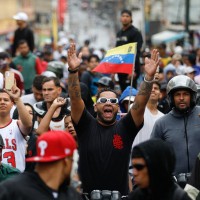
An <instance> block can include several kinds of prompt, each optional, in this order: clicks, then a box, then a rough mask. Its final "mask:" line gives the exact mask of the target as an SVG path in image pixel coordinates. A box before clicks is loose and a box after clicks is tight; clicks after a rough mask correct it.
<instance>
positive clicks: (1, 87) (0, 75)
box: [0, 72, 3, 89]
mask: <svg viewBox="0 0 200 200" xmlns="http://www.w3.org/2000/svg"><path fill="white" fill-rule="evenodd" d="M0 89H3V74H2V73H1V72H0Z"/></svg>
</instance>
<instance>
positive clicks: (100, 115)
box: [97, 112, 117, 125]
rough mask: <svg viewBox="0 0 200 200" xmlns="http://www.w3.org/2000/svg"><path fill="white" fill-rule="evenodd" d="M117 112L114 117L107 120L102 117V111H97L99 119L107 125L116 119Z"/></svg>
mask: <svg viewBox="0 0 200 200" xmlns="http://www.w3.org/2000/svg"><path fill="white" fill-rule="evenodd" d="M116 117H117V113H115V114H114V116H113V118H112V119H111V120H110V121H107V120H105V119H104V118H103V117H102V114H101V112H97V119H98V120H99V121H100V122H102V123H103V124H105V125H111V124H113V123H114V122H115V121H116Z"/></svg>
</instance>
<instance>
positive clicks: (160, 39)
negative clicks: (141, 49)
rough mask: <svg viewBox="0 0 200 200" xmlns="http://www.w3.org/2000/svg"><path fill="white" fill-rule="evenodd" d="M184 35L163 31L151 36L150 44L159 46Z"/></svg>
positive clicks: (184, 34)
mask: <svg viewBox="0 0 200 200" xmlns="http://www.w3.org/2000/svg"><path fill="white" fill-rule="evenodd" d="M186 34H187V33H186V32H178V33H177V32H174V31H163V32H160V33H157V34H154V35H152V37H151V42H152V44H153V45H159V44H161V43H170V42H174V41H176V40H180V39H182V38H184V37H185V36H186Z"/></svg>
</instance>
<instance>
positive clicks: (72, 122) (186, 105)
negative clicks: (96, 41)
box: [0, 9, 200, 200]
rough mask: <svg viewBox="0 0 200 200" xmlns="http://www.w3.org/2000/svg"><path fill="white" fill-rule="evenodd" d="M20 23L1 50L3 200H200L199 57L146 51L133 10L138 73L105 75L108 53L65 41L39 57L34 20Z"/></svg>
mask: <svg viewBox="0 0 200 200" xmlns="http://www.w3.org/2000/svg"><path fill="white" fill-rule="evenodd" d="M13 18H14V19H15V20H16V21H17V25H18V29H17V30H16V31H15V34H14V43H13V45H12V46H11V49H9V50H5V51H2V52H0V182H1V183H0V200H10V199H36V198H37V199H87V198H91V199H92V198H93V196H95V195H96V197H95V199H101V197H102V196H104V195H110V196H112V195H114V194H116V191H117V192H118V193H117V194H119V195H118V197H119V198H118V199H120V198H123V197H124V198H125V197H126V198H128V199H130V200H137V199H138V200H145V199H147V200H161V199H162V200H169V199H170V200H171V199H174V200H175V199H176V200H187V199H188V200H189V199H198V198H199V197H200V195H199V190H200V184H199V182H200V178H199V174H198V173H199V172H198V168H199V153H200V145H199V143H200V135H198V134H199V127H200V120H199V116H200V108H199V106H198V101H197V96H198V89H199V87H200V86H199V87H198V85H200V49H191V50H190V51H185V50H184V48H183V47H181V46H177V47H175V48H174V49H171V50H170V52H169V51H168V49H167V46H166V44H160V45H159V46H157V47H155V48H154V47H152V48H150V49H149V50H148V51H147V49H146V51H142V44H143V39H142V35H141V33H140V31H139V30H138V29H137V28H136V27H134V26H133V25H132V20H133V19H132V12H131V11H129V10H126V9H125V10H123V11H122V12H121V18H120V20H121V23H122V29H121V30H120V31H119V32H118V33H117V35H116V47H118V46H121V45H124V44H128V43H132V42H137V56H136V59H135V71H134V72H133V74H130V75H127V74H122V73H118V74H117V73H116V74H102V73H97V72H94V71H93V69H94V68H95V67H96V66H98V64H99V63H100V62H101V60H102V59H103V57H104V55H105V51H104V50H103V49H101V50H98V49H95V48H92V47H91V46H90V44H89V42H88V41H86V42H85V43H84V44H83V46H81V45H80V44H79V45H78V44H76V41H75V39H74V38H73V39H71V40H70V39H68V38H67V37H66V36H65V37H63V36H62V37H60V38H59V42H58V44H57V46H56V47H53V46H52V45H50V44H48V45H45V46H44V47H43V50H42V51H38V50H37V49H36V47H35V45H34V33H33V32H32V30H31V29H30V27H29V26H28V16H27V15H26V13H23V12H20V13H18V14H17V15H15V16H14V17H13ZM8 71H9V72H12V73H14V78H15V81H14V83H13V85H12V88H11V89H10V90H8V89H5V88H4V86H5V84H4V79H5V78H4V77H5V73H6V72H8ZM184 188H185V189H184ZM94 191H95V192H94ZM90 194H91V196H90ZM94 194H95V195H94ZM97 197H98V198H97ZM110 198H111V197H110Z"/></svg>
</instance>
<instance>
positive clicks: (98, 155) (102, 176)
mask: <svg viewBox="0 0 200 200" xmlns="http://www.w3.org/2000/svg"><path fill="white" fill-rule="evenodd" d="M141 126H142V125H141ZM140 128H141V127H140ZM140 128H136V126H135V124H134V121H133V119H132V117H131V114H130V113H128V114H127V115H126V116H125V117H123V118H122V119H121V120H120V121H118V122H116V123H115V124H113V125H111V126H102V125H101V124H99V123H98V121H97V120H96V119H95V118H94V117H92V116H91V115H90V114H89V113H88V112H87V111H86V110H84V111H83V114H82V116H81V119H80V121H79V123H78V124H77V125H75V129H76V132H77V136H78V144H79V156H80V158H79V159H80V160H79V173H80V178H81V181H82V186H83V191H84V192H87V193H90V192H91V191H92V190H118V191H119V192H120V193H121V194H123V195H126V194H127V193H128V163H129V158H130V152H131V147H132V143H133V140H134V138H135V136H136V134H137V133H138V131H139V130H140Z"/></svg>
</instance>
